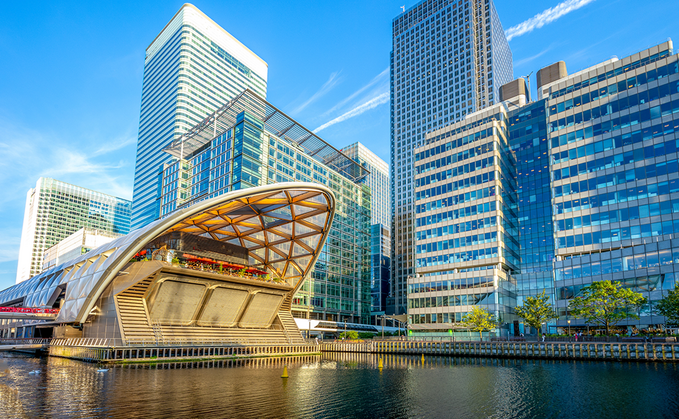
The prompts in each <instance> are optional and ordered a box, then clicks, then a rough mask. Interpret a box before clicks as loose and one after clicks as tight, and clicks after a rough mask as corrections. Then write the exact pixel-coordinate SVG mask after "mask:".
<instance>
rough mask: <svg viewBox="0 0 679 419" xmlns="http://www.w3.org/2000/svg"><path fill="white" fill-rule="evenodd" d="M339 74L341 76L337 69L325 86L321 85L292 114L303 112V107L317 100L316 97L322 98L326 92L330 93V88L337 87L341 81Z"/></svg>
mask: <svg viewBox="0 0 679 419" xmlns="http://www.w3.org/2000/svg"><path fill="white" fill-rule="evenodd" d="M338 76H339V71H336V72H334V73H332V74H331V75H330V78H329V79H328V81H326V82H325V83H324V84H323V86H321V88H320V89H319V90H318V91H317V92H316V93H314V94H313V95H312V96H311V97H310V98H309V99H307V100H306V101H305V102H304V103H302V104H301V105H299V106H298V107H297V108H295V109H294V110H293V111H292V112H291V113H292V114H296V113H299V112H301V111H302V109H304V108H306V107H307V106H309V104H311V103H312V102H313V101H315V100H316V99H318V98H320V97H321V96H323V95H325V94H326V93H328V92H329V91H330V90H332V88H333V87H335V85H337V83H338V82H339V78H338Z"/></svg>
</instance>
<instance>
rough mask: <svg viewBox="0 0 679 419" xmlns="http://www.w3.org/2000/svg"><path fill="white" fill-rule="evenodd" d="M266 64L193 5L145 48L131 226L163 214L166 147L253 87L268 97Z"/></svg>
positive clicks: (258, 92)
mask: <svg viewBox="0 0 679 419" xmlns="http://www.w3.org/2000/svg"><path fill="white" fill-rule="evenodd" d="M266 82H267V64H266V63H265V62H264V61H262V59H261V58H259V57H258V56H257V55H255V54H254V53H253V52H252V51H250V50H249V49H247V48H246V47H245V46H244V45H243V44H241V43H240V42H239V41H238V40H237V39H235V38H234V37H233V36H231V35H230V34H229V33H228V32H226V31H225V30H224V29H222V28H221V27H220V26H219V25H217V24H216V23H215V22H213V21H212V20H211V19H210V18H209V17H207V16H206V15H205V14H203V12H201V11H200V10H198V9H197V8H196V7H195V6H193V5H191V4H185V5H183V6H182V7H181V9H179V11H178V12H177V14H175V15H174V17H173V18H172V20H170V22H169V23H168V24H167V25H166V26H165V28H163V30H162V31H161V32H160V34H158V36H157V37H156V39H154V40H153V42H152V43H151V45H149V47H148V48H147V49H146V58H145V60H144V80H143V84H142V94H141V111H140V116H139V137H138V141H137V157H136V167H135V174H134V196H133V207H132V228H134V229H136V228H139V227H142V226H144V225H146V224H148V223H150V222H151V221H153V220H155V219H157V218H158V216H159V214H160V190H159V189H158V185H159V184H160V183H159V179H160V177H161V173H162V169H163V164H164V163H167V162H168V161H169V156H168V155H167V154H166V153H163V151H162V150H163V148H164V147H166V146H167V145H168V144H170V143H171V142H172V141H173V140H175V139H177V138H179V137H180V136H181V135H183V134H185V133H187V132H188V131H189V129H191V128H192V127H193V126H195V125H196V124H198V123H199V122H201V121H202V120H203V119H204V118H205V117H206V116H207V115H209V114H210V113H212V112H214V111H215V110H216V109H218V108H219V107H220V106H222V105H223V104H224V103H226V102H228V101H230V100H232V99H233V98H234V97H236V96H237V95H238V94H239V93H240V92H242V91H243V90H245V89H250V90H252V91H254V92H256V93H257V94H258V95H260V96H263V97H266Z"/></svg>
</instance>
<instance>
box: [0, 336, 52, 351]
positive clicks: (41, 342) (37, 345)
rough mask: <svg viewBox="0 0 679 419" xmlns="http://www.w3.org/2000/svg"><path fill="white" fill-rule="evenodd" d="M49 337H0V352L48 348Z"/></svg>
mask: <svg viewBox="0 0 679 419" xmlns="http://www.w3.org/2000/svg"><path fill="white" fill-rule="evenodd" d="M50 340H51V339H37V338H27V339H0V352H3V351H31V350H35V351H39V350H41V349H49V346H50Z"/></svg>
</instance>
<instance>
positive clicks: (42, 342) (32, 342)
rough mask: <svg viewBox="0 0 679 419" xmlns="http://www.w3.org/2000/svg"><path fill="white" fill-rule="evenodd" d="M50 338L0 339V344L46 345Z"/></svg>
mask: <svg viewBox="0 0 679 419" xmlns="http://www.w3.org/2000/svg"><path fill="white" fill-rule="evenodd" d="M50 340H51V339H48V338H14V339H0V345H47V344H49V343H50Z"/></svg>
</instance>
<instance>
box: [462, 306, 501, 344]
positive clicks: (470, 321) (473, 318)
mask: <svg viewBox="0 0 679 419" xmlns="http://www.w3.org/2000/svg"><path fill="white" fill-rule="evenodd" d="M462 324H463V325H464V326H465V327H466V328H468V329H469V330H473V331H475V332H479V336H481V337H483V332H484V331H487V330H490V329H494V328H495V327H496V326H497V320H495V315H494V314H491V313H489V312H488V310H486V309H485V308H481V307H478V306H476V307H474V308H473V309H472V311H470V312H469V313H467V314H466V315H465V316H464V317H463V318H462Z"/></svg>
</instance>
